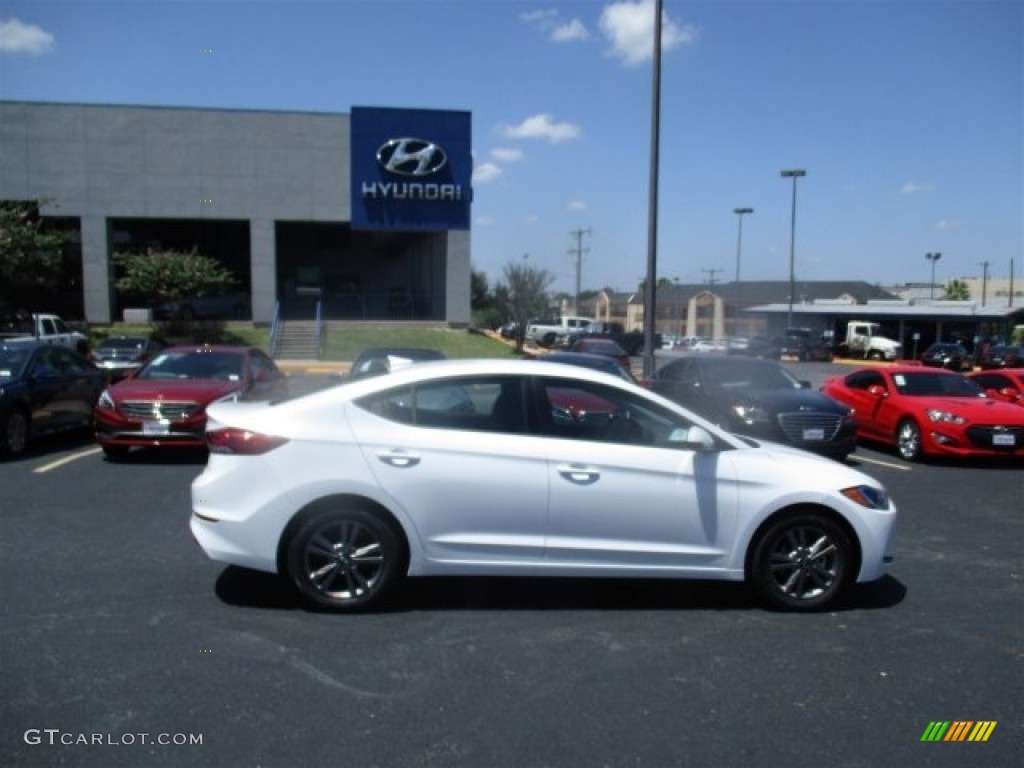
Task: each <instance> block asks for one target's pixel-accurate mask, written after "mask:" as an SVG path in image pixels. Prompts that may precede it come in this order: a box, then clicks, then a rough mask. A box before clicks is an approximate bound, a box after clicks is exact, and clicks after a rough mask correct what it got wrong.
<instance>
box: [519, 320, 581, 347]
mask: <svg viewBox="0 0 1024 768" xmlns="http://www.w3.org/2000/svg"><path fill="white" fill-rule="evenodd" d="M592 322H594V321H593V320H592V319H591V318H589V317H574V316H572V315H563V316H562V317H554V318H551V319H550V320H531V321H530V322H529V323H528V324H527V326H526V340H527V341H532V342H533V343H534V344H536V345H537V346H538V347H553V346H554V345H555V341H556V340H557V339H558V337H559V336H562V335H564V334H571V333H573V332H579V331H582V330H583V329H584V328H586V327H587V326H589V325H590V324H591V323H592Z"/></svg>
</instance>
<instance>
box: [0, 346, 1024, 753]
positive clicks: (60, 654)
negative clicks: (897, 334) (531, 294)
mask: <svg viewBox="0 0 1024 768" xmlns="http://www.w3.org/2000/svg"><path fill="white" fill-rule="evenodd" d="M819 365H820V366H823V367H820V368H819V367H817V366H819ZM831 370H832V368H831V367H830V366H828V365H827V364H808V365H807V366H805V367H802V368H801V371H802V372H801V373H800V375H801V377H802V378H806V379H808V380H810V381H812V382H813V383H815V384H817V380H818V379H820V378H821V377H822V376H824V375H827V374H828V373H829V372H830V371H831ZM293 376H294V377H295V382H296V384H299V385H301V386H305V387H310V388H315V387H317V386H321V385H322V384H323V383H324V381H326V379H325V377H323V376H322V375H320V374H308V373H306V372H299V373H294V374H293ZM204 462H205V457H204V456H203V455H202V454H184V453H182V454H160V453H156V452H143V453H141V454H139V455H137V456H136V457H134V458H133V459H132V460H131V461H128V462H125V463H122V464H111V463H109V462H106V461H105V460H104V459H103V458H102V455H101V454H100V453H99V452H98V451H97V450H95V448H94V446H93V445H92V443H91V441H90V440H88V439H87V438H81V439H76V438H63V439H61V440H55V441H54V440H51V441H43V443H42V444H40V445H38V446H35V447H33V449H32V450H31V451H30V452H29V453H28V454H27V455H26V456H24V457H23V458H21V459H19V460H17V461H10V462H6V463H0V488H2V489H3V490H2V493H0V497H2V499H3V503H2V505H0V513H2V515H3V536H2V538H0V552H2V555H3V557H2V558H0V583H2V584H3V585H4V589H3V592H2V597H0V610H2V616H3V628H2V629H0V633H2V641H0V647H2V651H3V655H2V659H3V665H2V666H3V669H2V672H0V674H2V677H0V681H2V691H0V693H2V694H3V696H2V701H0V723H2V727H0V765H4V766H47V765H74V766H150V765H157V766H207V765H209V766H236V765H237V766H296V765H314V764H325V763H335V764H336V763H344V764H347V765H360V766H368V767H373V766H381V767H382V768H384V767H389V768H390V767H391V766H438V767H442V766H444V767H447V766H473V767H476V766H516V768H522V767H524V766H573V767H575V766H590V765H593V766H651V767H652V768H664V767H665V766H744V767H745V766H750V765H757V764H772V765H775V764H780V765H787V766H812V765H813V766H819V765H821V764H822V763H825V764H828V765H836V766H852V767H854V768H857V767H859V766H864V767H865V768H866V767H867V766H872V767H875V766H909V765H923V766H963V765H977V766H1011V765H1012V766H1015V765H1017V764H1018V763H1019V759H1020V756H1021V746H1022V744H1024V738H1022V733H1024V730H1022V729H1024V708H1022V701H1024V697H1022V695H1021V694H1022V692H1024V685H1022V683H1024V679H1022V674H1021V660H1022V656H1021V648H1022V641H1024V631H1022V629H1024V627H1022V620H1021V617H1022V616H1024V612H1022V607H1024V605H1022V587H1021V578H1022V572H1021V562H1022V561H1021V557H1020V542H1021V541H1022V533H1024V530H1022V527H1024V525H1022V516H1021V513H1020V499H1021V495H1022V494H1021V492H1022V491H1024V469H1022V468H1021V467H1020V465H1005V466H1000V465H997V466H988V465H980V464H954V463H941V464H920V465H918V464H914V465H910V464H906V463H905V462H902V461H901V460H899V459H898V458H897V457H895V456H894V455H893V454H890V453H883V452H876V451H872V450H867V449H865V450H860V449H859V450H858V451H857V453H856V454H854V456H853V457H852V458H851V463H853V464H855V465H857V466H858V467H860V468H861V469H862V470H864V471H865V472H867V473H868V474H871V475H874V476H876V477H878V478H879V479H880V480H882V481H883V482H884V483H885V484H886V485H887V487H888V488H889V490H890V492H891V493H892V495H893V497H894V498H895V499H896V501H897V503H898V504H899V507H900V512H901V518H900V522H899V525H898V530H897V538H896V543H895V544H896V546H895V549H896V557H897V560H896V562H895V563H894V564H893V566H892V568H891V571H890V575H889V576H888V577H886V578H885V579H883V580H882V581H880V582H877V583H875V584H872V585H865V586H862V587H859V588H858V589H857V590H855V592H854V594H853V595H852V597H851V599H850V600H849V601H848V602H847V603H845V604H843V605H841V606H839V607H838V608H836V609H835V610H832V611H829V612H824V613H817V614H808V615H794V614H785V613H775V612H771V611H766V610H764V609H762V608H760V607H759V606H758V605H757V604H756V603H755V602H753V601H752V600H751V598H750V596H749V594H748V593H747V591H746V590H745V589H744V588H743V587H742V586H741V585H732V584H719V583H700V582H666V581H657V582H650V581H609V580H588V579H571V580H564V581H552V580H546V581H542V580H533V579H462V580H459V579H430V580H422V581H417V582H410V583H409V585H408V587H407V588H406V590H405V592H404V593H403V598H402V600H401V601H400V603H399V605H398V606H397V607H396V608H395V609H393V610H391V611H388V612H384V613H375V614H366V615H358V616H338V615H332V614H329V613H322V612H318V611H313V610H309V609H307V608H305V607H304V606H302V605H301V604H300V603H299V602H298V601H297V600H296V599H295V597H294V596H293V595H292V594H291V593H290V592H289V591H288V590H287V589H285V588H284V587H283V586H282V585H281V584H280V583H279V582H278V581H277V580H276V579H275V578H274V577H273V576H269V575H265V574H258V573H253V572H249V571H245V570H243V569H238V568H232V567H224V566H223V565H220V564H217V563H213V562H211V561H209V560H207V559H206V558H205V556H204V555H203V554H202V552H201V551H200V550H199V548H198V546H197V545H196V544H195V542H194V541H193V540H192V539H191V535H190V534H189V531H188V517H189V513H190V510H189V484H190V483H191V480H192V479H193V478H194V477H195V476H196V475H197V474H198V473H199V472H201V471H202V468H203V465H204ZM946 721H949V722H958V721H959V722H968V721H970V722H972V723H974V722H995V723H996V725H995V727H994V729H993V730H992V731H991V734H990V736H989V738H988V740H987V741H985V742H983V743H971V742H962V743H951V742H924V741H922V736H923V734H924V733H925V731H926V730H927V729H928V728H929V726H930V724H931V723H933V722H946ZM197 737H198V740H199V741H200V742H201V743H196V740H197ZM161 740H162V741H166V742H168V743H160V742H161ZM177 741H184V742H185V743H175V742H177Z"/></svg>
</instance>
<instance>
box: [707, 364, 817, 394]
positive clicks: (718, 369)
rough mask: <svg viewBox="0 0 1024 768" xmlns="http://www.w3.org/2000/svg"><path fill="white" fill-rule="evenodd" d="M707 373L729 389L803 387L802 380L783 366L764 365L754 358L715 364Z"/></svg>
mask: <svg viewBox="0 0 1024 768" xmlns="http://www.w3.org/2000/svg"><path fill="white" fill-rule="evenodd" d="M706 375H707V378H708V379H709V380H711V381H713V382H714V385H715V386H716V387H718V388H719V389H725V390H729V391H736V390H746V389H802V388H803V385H802V384H801V383H800V380H799V379H797V378H796V377H795V376H793V375H792V374H791V373H790V372H789V371H787V370H786V369H785V368H783V367H782V366H775V365H771V364H769V365H764V364H763V363H759V362H757V361H754V360H751V361H749V362H746V361H739V362H737V363H736V364H733V365H722V366H715V367H712V368H710V369H709V370H708V372H707V374H706Z"/></svg>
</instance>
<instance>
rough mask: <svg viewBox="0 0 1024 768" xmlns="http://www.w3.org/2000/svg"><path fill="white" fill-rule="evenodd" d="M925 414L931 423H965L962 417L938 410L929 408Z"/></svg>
mask: <svg viewBox="0 0 1024 768" xmlns="http://www.w3.org/2000/svg"><path fill="white" fill-rule="evenodd" d="M925 413H927V414H928V418H929V419H931V420H932V421H941V422H943V423H946V424H963V423H965V422H966V421H967V419H965V418H964V417H963V416H960V415H959V414H956V413H951V412H950V411H942V410H939V409H938V408H929V409H928V410H927V411H925Z"/></svg>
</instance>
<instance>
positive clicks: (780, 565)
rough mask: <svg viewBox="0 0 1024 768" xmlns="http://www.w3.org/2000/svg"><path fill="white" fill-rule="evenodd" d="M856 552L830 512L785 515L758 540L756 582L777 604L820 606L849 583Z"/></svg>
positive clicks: (803, 606)
mask: <svg viewBox="0 0 1024 768" xmlns="http://www.w3.org/2000/svg"><path fill="white" fill-rule="evenodd" d="M851 555H852V545H851V544H850V539H849V537H848V536H847V534H846V532H845V531H844V530H843V529H842V528H841V527H840V526H839V525H837V524H836V523H835V522H833V521H832V520H830V519H829V518H828V517H826V516H824V515H819V514H808V515H800V516H794V517H791V518H787V519H783V520H781V521H779V522H777V523H776V524H775V525H773V526H771V527H770V528H768V529H767V530H766V531H765V533H764V534H763V535H762V536H761V537H760V539H759V541H758V544H757V548H756V551H755V557H754V561H753V573H752V578H753V581H754V586H755V587H756V588H757V590H758V591H759V592H760V593H761V595H762V597H764V598H766V599H767V601H768V602H769V603H770V604H772V605H773V606H775V607H778V608H784V609H788V610H794V609H795V610H801V609H815V608H821V607H822V606H824V605H826V604H828V603H830V602H832V601H833V600H834V599H835V598H836V597H837V595H838V594H839V593H840V592H841V591H842V590H843V588H844V587H845V585H846V582H847V579H848V571H849V568H850V561H851Z"/></svg>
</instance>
